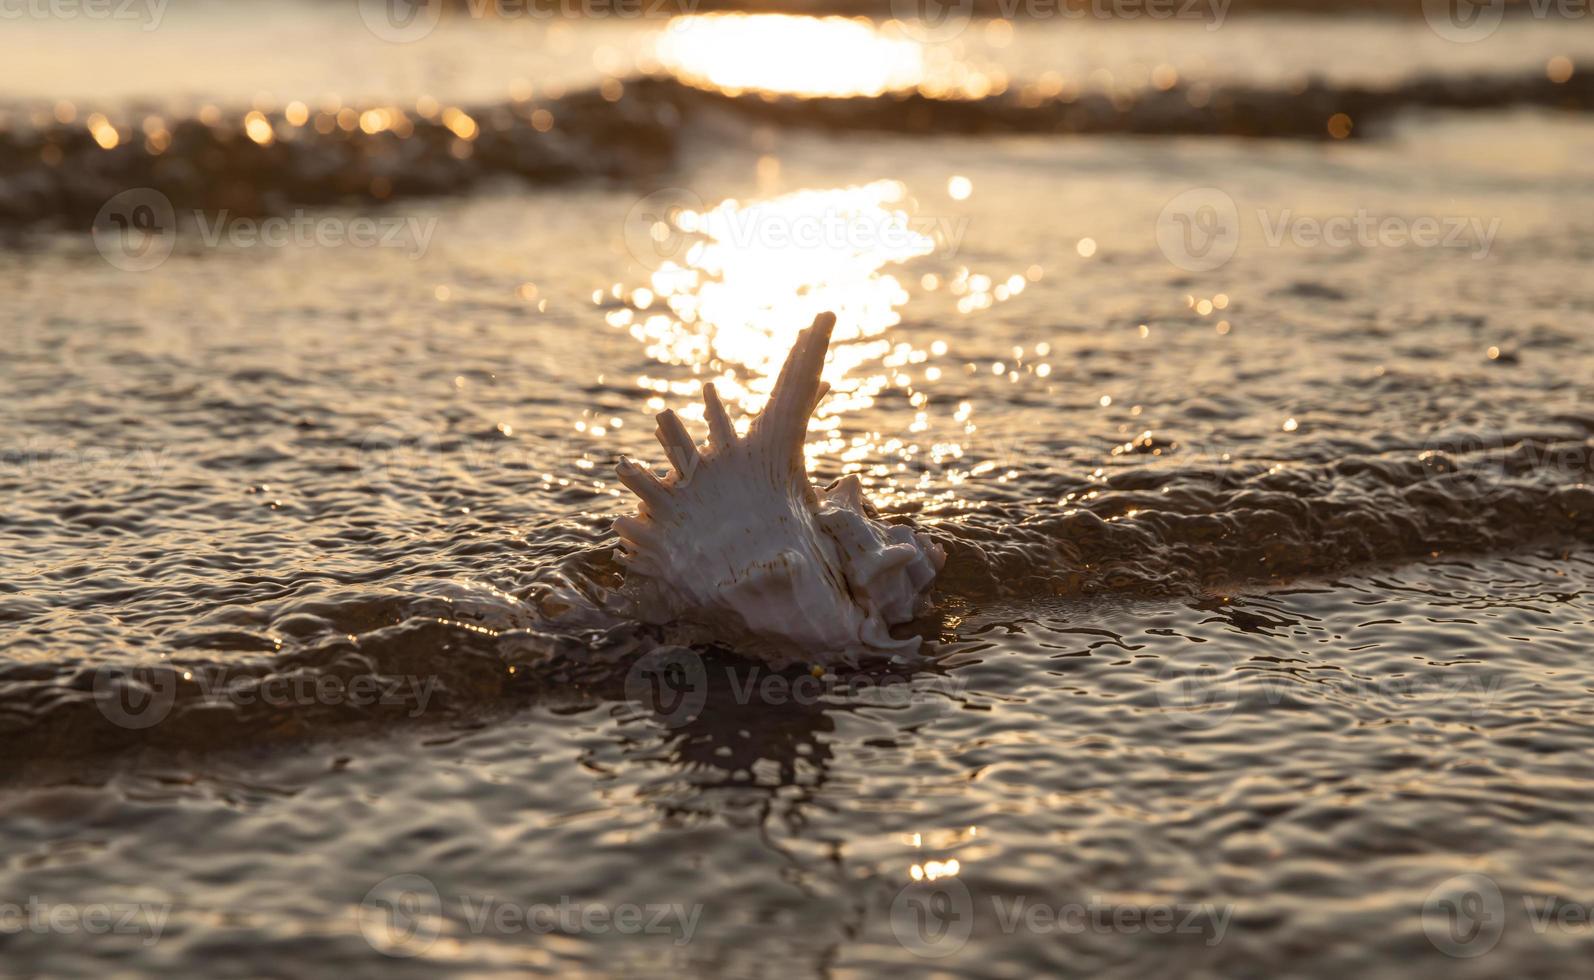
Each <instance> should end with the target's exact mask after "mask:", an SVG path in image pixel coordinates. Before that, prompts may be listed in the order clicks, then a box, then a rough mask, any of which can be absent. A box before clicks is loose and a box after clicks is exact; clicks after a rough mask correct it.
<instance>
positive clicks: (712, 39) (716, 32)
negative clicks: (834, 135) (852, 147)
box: [657, 14, 925, 96]
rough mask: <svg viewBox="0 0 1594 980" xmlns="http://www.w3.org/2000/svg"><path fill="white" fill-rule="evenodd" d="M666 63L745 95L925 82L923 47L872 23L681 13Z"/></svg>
mask: <svg viewBox="0 0 1594 980" xmlns="http://www.w3.org/2000/svg"><path fill="white" fill-rule="evenodd" d="M657 57H658V59H659V62H660V63H661V64H662V65H663V66H664V67H665V68H667V69H669V70H670V71H671V72H672V73H673V74H675V75H676V76H677V77H679V78H681V79H683V80H685V81H687V82H690V83H692V84H694V85H699V86H703V87H711V88H717V89H721V90H723V91H727V92H731V93H737V92H742V91H762V92H779V93H783V94H787V95H799V96H875V95H880V94H881V93H883V92H891V91H899V90H904V89H911V88H914V87H915V86H917V85H919V84H920V83H921V82H922V81H923V80H924V73H925V62H924V50H923V46H922V45H920V44H919V43H918V42H916V41H913V40H911V39H907V38H901V37H890V36H888V35H886V34H884V33H882V32H881V30H880V28H879V27H877V26H875V25H874V24H871V23H870V22H868V21H865V20H852V19H849V18H846V17H794V16H788V15H785V14H704V15H696V16H689V17H677V18H675V19H674V20H672V21H670V26H669V27H668V28H667V29H666V30H665V31H664V35H663V36H662V37H661V38H660V39H659V43H658V49H657Z"/></svg>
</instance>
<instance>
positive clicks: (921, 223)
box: [600, 180, 1044, 497]
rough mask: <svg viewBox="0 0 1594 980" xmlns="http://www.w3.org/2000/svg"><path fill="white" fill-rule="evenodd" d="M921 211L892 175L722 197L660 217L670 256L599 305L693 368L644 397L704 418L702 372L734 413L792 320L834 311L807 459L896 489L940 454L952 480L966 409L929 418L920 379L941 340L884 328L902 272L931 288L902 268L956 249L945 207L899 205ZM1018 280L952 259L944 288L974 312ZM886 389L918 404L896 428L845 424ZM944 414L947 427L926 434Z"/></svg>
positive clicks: (647, 379)
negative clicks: (902, 427)
mask: <svg viewBox="0 0 1594 980" xmlns="http://www.w3.org/2000/svg"><path fill="white" fill-rule="evenodd" d="M916 207H917V202H916V201H915V200H914V199H913V197H912V196H911V195H909V193H908V190H907V188H906V187H905V186H904V185H903V184H902V183H901V182H899V181H893V180H881V181H876V182H874V183H870V184H866V185H861V186H850V187H838V188H827V189H807V190H800V191H796V192H792V193H788V194H784V195H780V196H778V197H774V198H769V199H765V200H757V201H751V202H742V201H738V200H734V199H732V200H725V201H722V202H720V203H719V204H717V205H715V206H713V207H705V208H703V209H701V210H692V209H679V210H677V211H675V213H674V214H673V216H672V217H669V218H668V219H665V220H661V221H660V222H659V223H658V224H656V225H655V227H654V238H655V240H656V241H659V242H662V243H665V244H667V245H668V246H669V251H670V252H671V253H672V254H673V255H675V256H676V258H678V259H679V262H677V261H674V260H669V261H666V262H664V263H663V264H662V265H661V267H660V268H659V269H657V270H656V271H655V272H654V273H653V274H652V276H651V277H650V279H649V281H648V284H647V285H646V286H644V287H641V288H636V289H632V290H631V291H630V292H629V302H628V305H626V306H623V307H619V308H616V309H613V310H611V311H610V312H609V313H608V317H607V319H608V322H609V323H610V324H611V325H612V326H615V327H622V328H626V329H628V330H629V332H630V333H631V335H632V336H633V337H635V338H636V339H637V340H639V341H641V342H642V343H643V344H644V345H646V351H647V353H648V355H649V356H650V357H652V358H654V359H655V360H657V361H658V362H660V363H661V364H664V365H671V366H674V367H687V368H689V369H690V370H691V371H692V373H693V375H695V377H693V378H690V379H684V380H676V381H671V380H668V379H663V378H654V377H651V376H643V377H641V378H639V379H638V380H639V383H640V384H641V386H642V387H643V388H644V389H645V390H649V391H653V392H656V393H657V395H656V397H655V399H654V403H655V407H656V408H659V409H662V408H664V407H666V405H667V404H668V405H670V407H674V408H675V409H676V410H677V411H678V412H679V413H680V414H681V415H682V416H683V417H685V418H688V419H690V420H693V421H698V422H701V421H702V405H701V398H700V392H701V387H702V384H703V382H705V381H710V380H712V381H713V382H714V383H715V385H716V386H717V388H718V389H719V391H720V393H721V395H722V397H724V398H725V399H726V400H727V401H728V402H730V403H733V404H735V405H737V406H738V407H739V408H740V409H741V410H742V411H743V412H744V413H753V412H756V411H758V410H759V409H760V408H761V407H762V406H763V404H764V402H765V400H766V399H767V397H768V395H769V391H770V389H771V387H772V386H773V384H774V380H775V375H776V373H777V372H778V371H779V368H780V364H781V361H782V359H783V358H784V357H785V352H786V350H787V349H788V348H789V347H790V345H791V343H792V341H793V340H794V339H795V337H796V336H797V332H798V331H799V330H801V329H802V328H803V327H806V326H807V325H808V324H809V323H811V322H812V321H813V319H814V317H815V316H816V315H817V314H819V313H821V312H826V311H831V312H835V313H836V314H837V315H838V317H839V321H838V326H837V329H836V333H835V339H834V340H833V342H832V346H831V351H830V355H829V358H828V360H827V362H826V367H825V373H824V378H825V380H826V381H827V382H828V383H829V384H830V385H831V391H832V393H831V395H830V396H829V397H828V398H827V399H826V400H825V401H824V402H823V404H822V406H821V410H820V412H819V415H818V417H817V418H816V419H815V421H814V422H813V424H812V433H813V438H812V440H811V441H810V442H809V444H808V447H807V452H808V454H809V456H810V458H811V459H817V458H819V457H821V456H834V457H838V458H839V459H840V460H841V463H842V469H843V471H844V472H858V473H861V474H863V475H864V476H865V477H866V483H874V482H875V481H883V482H884V483H885V487H883V488H882V489H886V490H887V492H888V493H890V494H891V495H893V496H898V495H904V494H905V495H908V496H912V497H922V496H923V495H924V491H925V490H926V489H927V488H928V478H927V476H921V478H919V479H917V480H916V479H914V478H912V477H906V478H905V477H903V476H901V474H903V473H905V472H907V471H908V470H909V468H910V465H911V466H912V467H915V468H916V467H921V466H924V465H930V466H936V467H939V466H941V465H942V464H946V463H951V464H954V468H953V469H952V471H951V472H950V473H949V474H948V478H949V482H950V483H951V484H952V485H956V484H957V483H959V482H961V481H962V479H963V477H964V474H963V473H961V472H959V471H958V470H957V469H956V468H955V463H956V461H957V460H958V459H959V458H960V457H961V455H962V450H963V447H962V444H961V442H960V440H961V439H963V438H964V437H966V436H967V435H968V434H969V433H972V432H973V431H974V428H975V426H974V424H973V423H972V422H971V421H970V420H969V416H970V414H971V413H972V406H970V405H969V404H967V403H961V404H957V405H951V404H943V405H942V406H941V407H940V408H939V409H938V411H937V412H936V415H937V416H938V417H937V418H934V419H932V411H931V408H930V405H929V401H930V398H929V395H928V393H927V392H926V391H925V390H924V388H925V387H926V386H927V385H928V384H929V383H932V382H934V381H935V380H937V379H939V378H940V377H941V376H942V374H943V370H944V369H943V368H942V367H939V366H936V365H935V364H934V363H933V362H934V361H935V360H937V359H940V358H943V357H945V356H946V355H947V353H948V347H947V344H946V342H945V340H943V339H940V338H939V337H935V336H924V335H918V336H915V335H914V334H912V333H906V332H902V331H895V332H894V336H892V337H891V338H890V339H888V338H887V337H886V334H887V332H888V331H893V328H896V327H898V326H899V325H900V324H901V322H902V315H901V312H900V310H901V308H902V306H903V305H904V304H906V303H907V302H908V300H909V298H910V293H909V290H908V288H907V286H906V285H905V282H916V283H917V284H918V285H919V286H920V287H921V288H922V289H924V290H926V291H930V290H933V289H935V288H937V287H938V286H939V285H941V283H940V280H939V277H937V276H936V275H934V274H926V275H924V276H922V277H918V276H913V275H910V274H906V273H905V272H904V266H906V265H907V264H909V263H911V262H913V261H914V260H916V259H922V258H925V257H927V256H931V255H932V254H935V253H942V254H950V253H952V252H953V251H955V247H956V245H957V244H958V240H959V238H960V236H961V234H962V232H963V231H964V230H965V229H964V228H963V226H962V224H961V223H960V222H959V221H958V220H957V219H955V218H951V217H946V216H941V217H933V218H932V217H928V216H923V215H917V214H914V213H910V212H912V211H913V210H914V209H915V208H916ZM1026 282H1027V281H1026V279H1025V277H1024V276H1022V275H1018V274H1014V275H1012V276H1009V277H1006V278H1005V279H1003V280H1001V281H997V280H996V279H993V277H992V276H990V275H986V274H981V273H971V272H970V270H969V269H968V268H967V267H966V266H959V267H957V269H956V272H955V274H953V275H952V276H950V277H948V278H947V281H946V283H945V286H946V288H947V291H948V292H950V293H952V294H953V295H956V296H957V297H958V299H957V310H958V312H959V313H962V314H969V313H973V312H975V311H978V310H983V309H988V308H989V307H990V306H992V305H993V304H994V303H997V302H1001V301H1003V300H1006V299H1009V298H1011V297H1013V296H1017V295H1018V294H1019V293H1021V292H1023V290H1024V287H1025V285H1026ZM623 292H624V291H623V290H622V293H623ZM600 299H601V297H600ZM1043 376H1044V375H1043ZM888 389H899V390H900V393H901V395H902V396H903V397H904V398H905V399H907V401H908V403H909V405H910V406H911V408H912V409H913V410H914V416H913V421H912V422H911V424H909V425H908V426H907V427H906V428H907V431H906V432H905V433H903V432H890V433H880V432H864V433H859V432H852V433H849V434H844V433H843V431H842V417H844V416H848V415H852V416H859V415H862V414H863V413H866V412H867V411H868V410H869V409H870V408H871V407H872V406H874V404H875V402H876V399H877V398H878V397H880V395H881V394H882V392H885V391H887V390H888ZM665 396H669V397H668V400H667V399H666V397H665ZM742 424H743V425H744V426H745V424H746V420H745V419H744V420H743V422H742ZM942 426H944V427H949V428H951V429H952V430H953V431H952V432H951V433H950V434H948V433H946V432H939V433H938V432H933V431H932V429H938V428H940V427H942ZM854 427H856V426H854ZM882 460H883V461H882ZM871 461H872V462H871Z"/></svg>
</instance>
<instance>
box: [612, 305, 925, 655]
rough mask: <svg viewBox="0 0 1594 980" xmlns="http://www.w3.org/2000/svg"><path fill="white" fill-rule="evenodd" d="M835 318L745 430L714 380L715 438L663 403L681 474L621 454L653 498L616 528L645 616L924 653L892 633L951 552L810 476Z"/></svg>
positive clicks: (631, 484) (668, 440)
mask: <svg viewBox="0 0 1594 980" xmlns="http://www.w3.org/2000/svg"><path fill="white" fill-rule="evenodd" d="M835 325H836V317H835V315H834V314H832V313H822V314H820V315H819V316H818V317H816V318H815V319H814V323H813V326H811V327H809V328H808V329H806V330H803V331H802V332H800V333H799V334H798V335H797V341H796V343H795V344H793V345H792V349H791V353H790V354H788V355H787V357H786V363H785V365H784V366H783V367H782V368H781V371H780V375H779V377H778V378H777V379H776V381H775V387H774V390H773V391H771V392H770V396H769V402H768V403H767V404H766V405H765V406H764V410H763V411H762V412H760V413H759V414H758V415H757V416H755V417H754V418H753V420H752V422H751V424H750V425H749V426H748V430H747V435H746V436H745V437H744V436H738V435H737V432H736V427H735V425H734V424H733V423H732V421H731V417H730V414H729V413H728V412H727V411H726V410H725V405H724V403H723V402H721V401H720V397H719V392H718V391H716V390H715V388H714V386H713V385H712V384H705V385H704V386H703V408H704V415H705V418H706V420H707V422H708V442H707V444H706V445H704V446H702V447H699V446H698V445H697V444H696V443H694V442H693V440H692V437H691V436H690V435H689V434H688V432H687V430H686V426H685V425H684V424H683V423H682V422H681V419H680V418H679V417H678V416H677V415H676V414H675V413H674V412H672V411H664V412H660V413H659V415H658V425H659V427H658V433H657V435H658V439H659V444H660V445H661V446H663V447H664V452H665V455H666V456H667V457H668V458H669V460H670V464H671V470H672V472H670V473H669V475H667V476H663V477H660V476H657V475H655V474H654V473H653V471H651V470H649V469H647V468H646V467H644V466H640V465H638V464H637V463H634V462H632V461H631V460H629V459H626V458H624V457H622V458H621V459H620V462H619V465H618V466H617V467H616V472H617V473H618V475H619V477H620V482H621V483H623V484H625V486H626V487H627V488H629V489H630V490H631V492H632V493H634V494H636V495H637V498H638V499H639V501H640V506H639V507H638V510H637V514H636V515H635V516H627V517H621V518H619V519H618V520H616V521H615V523H614V530H615V532H616V533H617V534H618V535H619V536H620V542H621V545H622V550H621V552H620V559H621V561H622V562H624V563H625V564H626V565H627V582H628V583H629V584H634V585H636V586H637V587H638V591H639V592H640V593H643V594H645V595H646V597H647V598H648V600H649V602H648V603H647V604H646V608H644V610H643V614H644V616H645V617H646V618H649V619H654V620H656V621H672V620H679V621H685V622H691V623H695V624H699V625H703V626H708V627H710V628H712V629H716V630H718V631H719V632H721V633H728V634H732V635H740V634H751V635H753V636H755V637H757V638H759V639H761V640H763V641H766V642H770V643H773V644H774V645H776V646H778V647H782V648H784V649H785V650H786V651H787V652H790V653H794V654H798V655H801V656H805V657H807V658H808V659H810V660H814V659H818V658H819V655H823V654H835V653H842V654H849V653H856V652H861V651H870V650H877V651H891V652H906V651H911V650H915V649H917V648H918V645H919V639H918V637H911V638H908V639H903V640H899V639H895V638H893V637H892V636H891V627H892V626H894V625H897V624H900V623H906V622H908V621H910V620H911V619H913V617H914V614H915V612H916V611H917V610H918V607H919V605H920V603H921V601H922V600H923V598H924V593H925V590H926V589H927V588H928V587H929V585H930V583H931V581H932V580H933V579H934V578H935V575H936V573H937V572H939V571H940V569H941V566H942V564H943V563H944V562H945V561H946V556H945V554H944V553H943V552H942V550H941V548H940V546H939V545H937V544H935V542H933V541H931V540H930V539H929V538H928V537H927V536H925V535H923V534H920V533H918V532H916V531H914V530H913V529H912V528H910V527H906V526H903V525H892V524H886V523H885V522H883V521H880V520H877V519H876V518H875V517H873V516H872V514H871V508H870V507H869V506H868V504H867V502H866V501H865V500H864V496H863V487H862V485H861V484H860V483H859V482H858V478H857V477H855V476H849V477H846V478H844V479H842V480H839V481H837V482H836V483H835V484H833V485H832V486H831V487H829V488H827V489H824V490H818V489H815V488H814V487H813V485H812V484H810V483H809V480H808V469H807V465H806V461H805V459H804V456H803V442H804V440H805V438H806V436H807V433H808V419H809V417H810V416H811V415H812V414H813V413H814V410H815V409H816V408H817V407H818V405H819V402H820V400H821V399H822V398H824V396H825V394H826V393H827V392H828V391H829V386H828V385H826V384H825V383H824V382H823V381H821V380H820V373H821V371H822V370H823V369H824V365H825V352H826V351H827V350H828V349H829V347H830V334H831V331H832V330H833V329H834V328H835ZM794 648H795V649H794Z"/></svg>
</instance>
